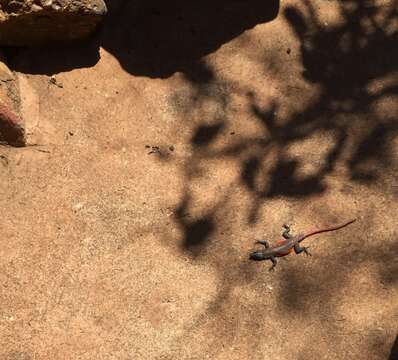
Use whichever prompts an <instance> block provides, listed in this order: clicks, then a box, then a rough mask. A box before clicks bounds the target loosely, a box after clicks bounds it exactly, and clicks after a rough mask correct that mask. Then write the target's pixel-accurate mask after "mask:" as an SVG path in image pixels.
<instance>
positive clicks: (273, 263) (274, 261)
mask: <svg viewBox="0 0 398 360" xmlns="http://www.w3.org/2000/svg"><path fill="white" fill-rule="evenodd" d="M269 259H270V260H271V261H272V266H271V267H270V268H269V270H268V271H274V270H275V266H276V265H277V264H278V261H276V257H275V256H271V257H270V258H269Z"/></svg>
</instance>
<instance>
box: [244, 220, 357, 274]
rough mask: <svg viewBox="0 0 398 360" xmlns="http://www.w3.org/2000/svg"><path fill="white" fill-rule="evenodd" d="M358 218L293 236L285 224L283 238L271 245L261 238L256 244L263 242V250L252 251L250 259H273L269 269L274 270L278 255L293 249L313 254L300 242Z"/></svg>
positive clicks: (298, 252) (336, 228) (344, 225)
mask: <svg viewBox="0 0 398 360" xmlns="http://www.w3.org/2000/svg"><path fill="white" fill-rule="evenodd" d="M354 221H356V219H354V220H350V221H348V222H346V223H344V224H342V225H338V226H334V227H331V228H326V229H321V230H314V231H311V232H309V233H307V234H299V235H296V236H293V235H291V234H290V227H289V226H288V225H283V227H284V229H285V230H284V231H283V233H282V236H283V239H280V240H278V241H277V242H276V244H275V245H273V246H270V245H269V244H268V242H267V241H265V240H259V241H256V244H261V245H263V246H264V249H261V250H255V251H253V252H251V253H250V259H251V260H255V261H262V260H271V261H272V266H271V268H270V269H269V270H270V271H271V270H274V268H275V266H276V264H277V260H276V258H277V257H283V256H286V255H289V254H290V253H291V252H292V251H293V250H294V252H295V253H296V254H300V253H302V252H304V253H305V254H306V255H311V254H310V253H309V252H308V247H305V246H300V243H301V242H302V241H303V240H304V239H306V238H308V237H310V236H313V235H316V234H320V233H324V232H328V231H335V230H339V229H341V228H343V227H346V226H347V225H350V224H352V223H353V222H354Z"/></svg>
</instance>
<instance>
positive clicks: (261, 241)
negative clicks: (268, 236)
mask: <svg viewBox="0 0 398 360" xmlns="http://www.w3.org/2000/svg"><path fill="white" fill-rule="evenodd" d="M255 244H261V245H264V247H265V248H266V249H268V248H269V243H268V241H266V240H257V241H256V242H255Z"/></svg>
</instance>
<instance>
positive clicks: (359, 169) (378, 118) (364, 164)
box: [182, 0, 398, 331]
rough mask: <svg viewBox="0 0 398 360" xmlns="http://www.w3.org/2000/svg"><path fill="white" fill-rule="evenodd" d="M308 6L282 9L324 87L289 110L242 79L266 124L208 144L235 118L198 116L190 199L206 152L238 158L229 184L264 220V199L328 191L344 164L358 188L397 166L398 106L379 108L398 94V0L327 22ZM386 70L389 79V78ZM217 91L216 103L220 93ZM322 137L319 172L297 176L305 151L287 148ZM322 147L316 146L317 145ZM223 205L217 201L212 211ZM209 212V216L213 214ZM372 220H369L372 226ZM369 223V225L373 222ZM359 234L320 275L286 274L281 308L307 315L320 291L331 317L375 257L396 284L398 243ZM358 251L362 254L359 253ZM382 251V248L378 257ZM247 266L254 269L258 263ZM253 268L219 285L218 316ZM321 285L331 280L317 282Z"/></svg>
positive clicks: (309, 69) (352, 5)
mask: <svg viewBox="0 0 398 360" xmlns="http://www.w3.org/2000/svg"><path fill="white" fill-rule="evenodd" d="M300 8H301V9H302V10H299V9H298V8H296V7H287V8H286V10H285V13H284V16H285V19H286V20H287V22H288V24H289V26H290V27H291V29H292V30H293V32H294V34H295V36H296V37H297V39H298V40H299V42H300V44H301V63H302V65H303V68H304V70H303V73H302V76H303V78H304V79H305V80H306V81H307V82H310V83H312V84H315V85H316V86H317V93H316V95H315V96H313V97H312V98H311V101H309V102H307V103H306V104H305V105H303V106H301V107H300V109H299V110H297V111H294V112H292V113H290V114H289V115H288V116H286V117H285V118H281V117H279V116H278V115H277V113H278V109H279V108H280V107H281V106H283V105H284V103H283V99H274V102H273V103H271V105H269V106H265V107H264V106H261V105H260V103H261V101H260V100H259V99H258V96H257V95H256V93H255V92H254V91H253V90H252V89H247V88H243V87H239V86H236V84H234V91H236V92H239V93H240V94H246V100H247V102H248V108H249V110H250V112H251V114H252V115H253V118H254V119H256V121H257V123H258V125H259V128H260V129H261V130H260V131H258V132H257V133H256V134H255V135H252V136H236V137H235V141H234V142H233V143H232V144H231V143H228V142H224V144H223V145H222V146H218V147H213V146H210V145H211V144H214V143H215V142H217V140H218V139H220V138H221V136H222V131H221V128H222V129H227V128H228V122H229V118H228V116H227V115H225V116H224V117H223V118H222V119H221V121H220V120H219V119H218V120H217V121H216V120H215V119H214V124H215V125H210V126H209V125H208V121H206V122H203V123H201V124H199V125H197V124H195V126H196V131H195V132H194V134H195V135H194V137H193V138H192V140H194V139H197V138H198V137H199V138H201V136H202V135H201V136H198V134H206V135H203V137H204V138H205V139H206V140H204V141H203V142H198V141H191V145H192V156H190V157H189V160H188V161H187V162H186V164H185V166H184V167H183V169H182V173H183V175H182V176H183V178H184V184H185V188H184V193H183V196H182V199H183V200H182V203H183V202H184V199H186V198H187V197H189V194H190V186H191V183H192V177H191V175H190V174H192V166H194V165H192V163H195V164H196V163H200V162H206V161H208V160H215V159H218V160H222V159H232V160H234V161H235V162H236V163H237V164H238V168H239V171H240V177H239V180H240V183H239V184H232V185H231V186H235V188H237V187H238V186H239V185H241V186H243V188H244V189H245V190H246V191H247V192H248V193H249V194H250V205H249V211H248V217H247V220H248V224H255V223H256V222H257V221H258V213H259V210H260V208H261V206H262V205H263V204H264V203H265V202H266V201H268V200H270V199H273V198H275V197H279V198H282V199H286V200H292V199H301V200H303V199H307V198H309V197H311V196H314V195H315V196H316V195H320V194H322V193H324V192H326V191H327V190H328V185H327V182H326V179H327V176H328V175H330V174H333V173H334V172H335V171H336V168H337V166H340V168H342V169H343V170H344V171H346V173H347V174H348V178H347V182H350V183H352V185H353V186H355V185H356V184H362V185H363V184H365V185H370V184H374V183H376V182H377V181H378V180H379V179H380V178H383V176H384V175H385V172H386V171H389V170H393V169H394V166H395V164H394V160H395V158H394V156H395V155H394V147H393V146H394V141H395V138H396V137H397V136H398V131H397V119H396V114H395V113H394V112H393V111H392V112H391V114H389V113H386V112H382V111H380V110H378V109H377V107H378V106H379V103H380V101H381V100H384V99H386V98H388V97H391V96H393V95H397V94H398V85H397V84H396V83H391V78H392V79H393V80H394V78H393V77H390V75H391V74H393V73H394V72H396V70H397V69H398V48H397V47H396V46H394V44H395V43H397V40H398V32H397V31H396V28H394V26H393V24H394V19H395V17H396V15H398V13H397V9H398V1H394V2H393V3H392V4H391V6H390V10H388V9H387V10H386V9H382V6H376V5H372V4H369V3H367V4H365V3H361V2H356V1H351V0H348V1H344V2H340V3H339V12H340V17H341V19H340V21H338V22H336V23H333V24H328V25H327V26H326V25H325V24H324V22H323V21H322V20H321V18H320V17H318V15H317V12H316V10H315V9H314V7H313V6H312V5H311V2H310V1H308V0H304V1H303V7H300ZM387 29H389V30H387ZM331 49H333V51H331ZM271 52H272V51H271ZM387 77H389V78H390V79H389V81H385V79H386V78H387ZM221 81H225V80H224V79H223V80H220V79H219V77H218V74H217V73H215V72H213V76H212V78H211V81H210V84H217V82H221ZM194 85H195V84H194ZM196 85H197V86H201V84H196ZM303 91H304V90H303ZM230 95H231V94H225V96H224V98H223V101H224V102H226V104H227V106H228V104H229V101H230ZM214 99H215V100H216V101H217V97H214ZM392 109H394V108H392ZM220 124H222V126H220ZM317 135H319V136H321V137H322V136H323V137H326V136H327V137H328V138H329V141H330V142H331V146H330V147H328V149H327V150H326V151H324V152H323V153H322V156H321V159H320V160H319V161H318V162H317V163H316V164H315V165H316V166H313V168H314V169H315V170H313V171H312V173H311V174H309V175H308V174H306V175H302V174H299V170H300V168H302V166H303V163H304V162H305V159H303V158H302V157H300V156H295V157H293V156H292V155H291V153H289V151H288V148H289V147H290V146H292V145H297V144H298V145H300V144H302V143H303V142H304V141H306V140H307V139H309V138H311V137H313V136H317ZM330 139H331V140H330ZM317 151H318V149H314V153H317ZM339 171H340V170H339ZM381 191H382V192H383V191H389V190H388V189H381ZM191 205H192V203H191ZM216 207H217V204H216V205H215V206H214V209H215V208H216ZM217 214H218V210H216V211H212V212H211V216H212V222H211V224H212V227H211V229H212V232H211V233H210V232H208V231H205V230H206V228H208V221H206V222H204V223H203V227H204V230H203V231H202V233H205V234H206V236H203V237H202V240H203V243H214V240H215V237H216V235H217V231H216V230H217V228H218V227H219V226H221V224H220V223H218V222H216V218H217ZM205 219H207V220H208V218H207V217H205ZM195 224H196V223H195ZM366 226H367V227H369V228H370V227H371V225H370V224H367V225H366ZM187 229H188V231H187V230H185V231H184V232H183V239H185V238H186V235H187V234H188V233H189V228H187ZM363 231H364V233H366V231H367V229H363ZM219 240H220V241H222V238H219ZM356 240H357V241H356V242H352V243H351V244H350V248H349V249H345V250H343V252H342V253H340V254H339V256H337V257H336V254H331V255H330V256H328V257H327V259H325V261H327V263H328V271H325V272H323V273H319V274H316V276H314V274H312V273H308V272H305V271H300V269H301V268H300V269H299V268H298V267H297V268H291V269H290V270H288V271H286V272H284V273H283V274H282V275H281V276H280V277H278V279H279V280H280V285H279V290H280V293H279V302H278V303H279V304H280V305H281V312H284V313H286V312H288V313H290V312H294V311H296V310H297V309H298V308H300V310H303V312H304V313H306V314H308V313H310V312H311V311H313V306H314V299H315V302H318V303H319V304H320V305H322V308H320V309H319V311H322V314H323V315H324V316H326V317H327V316H328V315H330V316H331V315H332V314H333V309H334V302H333V299H334V297H335V296H334V294H338V293H339V290H340V289H342V288H343V287H344V286H346V285H347V281H346V278H347V277H346V274H347V273H350V272H352V271H353V269H355V268H356V267H358V266H366V265H367V264H368V263H369V264H376V267H377V271H378V272H379V275H380V279H381V281H382V282H383V283H385V284H386V286H394V285H395V279H396V278H398V276H396V275H397V274H396V273H397V269H396V268H395V267H394V265H391V264H388V261H386V260H385V259H390V258H391V256H394V254H395V253H396V249H387V247H385V248H384V249H383V250H382V251H380V250H377V248H378V246H379V245H375V248H373V247H372V246H369V245H368V244H367V245H366V246H367V251H366V253H365V252H364V251H363V250H361V249H363V246H364V245H363V241H360V239H359V238H357V239H356ZM379 240H380V239H379ZM380 241H382V240H380ZM224 245H225V246H224V247H222V245H220V247H222V249H221V252H222V251H223V252H224V253H225V254H226V255H228V254H229V251H230V248H229V246H228V244H224ZM354 251H355V253H356V257H355V259H351V258H352V254H353V252H354ZM375 253H379V254H380V256H376V257H375V256H374V254H375ZM358 254H360V256H359V255H358ZM391 254H393V255H391ZM219 255H220V254H219ZM206 258H207V259H208V260H209V263H210V264H212V265H213V266H214V267H215V268H216V269H217V270H218V272H219V278H220V279H221V280H220V281H224V280H225V272H224V271H225V269H224V268H223V267H222V266H221V267H219V266H217V263H216V262H215V261H213V259H212V258H211V257H210V255H209V256H208V257H206ZM229 261H235V262H238V261H239V256H238V255H237V254H234V255H232V257H231V256H230V260H229ZM341 261H343V262H344V266H342V264H341ZM390 263H393V262H390ZM225 267H227V265H226V266H225ZM247 271H248V272H249V273H251V274H252V275H253V270H250V269H248V270H247ZM300 273H301V275H300V276H299V274H300ZM245 274H246V272H245ZM245 274H244V273H243V272H242V273H241V274H239V273H236V274H235V277H234V279H228V280H229V281H230V282H231V284H229V285H228V286H227V289H225V288H220V289H219V296H218V297H217V301H216V302H215V303H216V304H217V306H216V307H214V306H211V307H209V312H210V313H211V314H214V311H215V310H214V309H217V311H218V312H221V313H222V312H223V304H224V302H225V301H226V299H228V294H229V293H230V292H231V291H232V290H233V288H234V287H235V286H236V285H237V284H239V283H240V280H242V278H243V277H245V276H246V275H247V274H246V275H245ZM246 280H247V283H249V282H250V281H254V280H253V278H252V277H250V276H249V277H247V279H246ZM319 284H328V285H325V286H322V287H319ZM329 285H330V286H329ZM333 326H334V325H331V327H332V328H331V331H333V330H334V329H333Z"/></svg>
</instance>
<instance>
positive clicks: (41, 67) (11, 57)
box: [6, 33, 100, 76]
mask: <svg viewBox="0 0 398 360" xmlns="http://www.w3.org/2000/svg"><path fill="white" fill-rule="evenodd" d="M98 36H99V35H98V33H97V34H96V35H95V36H94V37H92V38H90V39H85V40H81V41H76V42H74V43H66V44H59V45H48V46H39V47H20V48H7V50H6V52H7V58H8V63H9V65H10V68H12V70H15V71H19V72H22V73H27V74H44V75H49V76H50V75H53V74H57V73H60V72H64V71H69V70H73V69H79V68H88V67H92V66H94V65H95V64H96V63H97V62H98V61H99V59H100V53H99V38H98Z"/></svg>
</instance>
